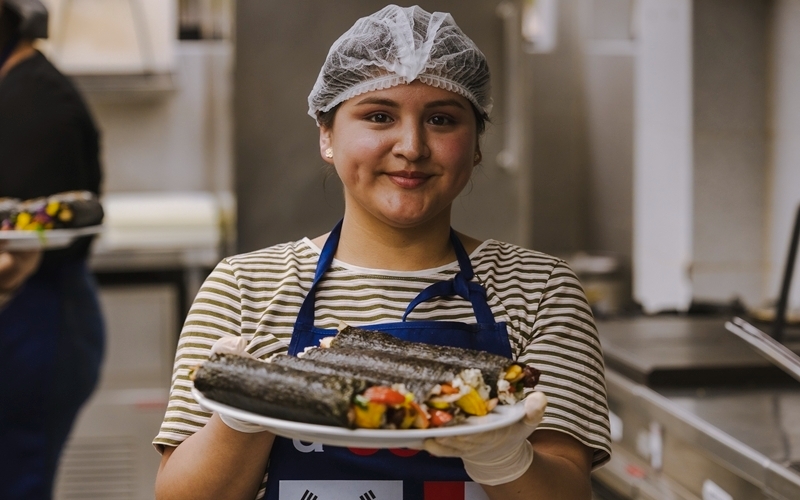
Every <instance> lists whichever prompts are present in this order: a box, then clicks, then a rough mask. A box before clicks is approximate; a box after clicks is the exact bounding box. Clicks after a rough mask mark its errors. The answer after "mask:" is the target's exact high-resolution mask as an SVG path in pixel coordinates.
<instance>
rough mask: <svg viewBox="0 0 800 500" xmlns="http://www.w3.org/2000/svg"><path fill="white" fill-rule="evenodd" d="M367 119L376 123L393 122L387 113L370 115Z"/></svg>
mask: <svg viewBox="0 0 800 500" xmlns="http://www.w3.org/2000/svg"><path fill="white" fill-rule="evenodd" d="M367 119H368V120H369V121H371V122H375V123H388V122H390V121H392V119H391V117H390V116H389V115H387V114H386V113H374V114H371V115H369V116H368V117H367Z"/></svg>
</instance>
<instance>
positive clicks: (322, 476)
mask: <svg viewBox="0 0 800 500" xmlns="http://www.w3.org/2000/svg"><path fill="white" fill-rule="evenodd" d="M341 227H342V222H341V221H340V222H339V224H337V225H336V227H335V228H334V229H333V231H331V234H330V236H329V237H328V239H327V241H326V242H325V246H324V247H323V249H322V253H321V254H320V257H319V261H318V263H317V270H316V274H315V276H314V282H313V283H312V285H311V288H310V290H309V292H308V295H307V296H306V298H305V301H304V302H303V305H302V306H301V308H300V313H299V315H298V318H297V321H296V322H295V325H294V331H293V333H292V340H291V342H290V344H289V354H290V355H292V356H296V355H297V354H298V353H300V352H302V351H303V349H305V348H306V347H310V346H317V345H319V342H320V340H321V339H323V338H325V337H330V336H332V335H335V334H336V330H331V329H322V328H316V327H314V304H315V292H316V290H317V286H318V284H319V282H320V280H321V279H322V277H323V275H324V274H325V272H326V271H327V270H328V268H329V267H330V265H331V262H332V261H333V257H334V254H335V253H336V249H337V247H338V244H339V235H340V233H341ZM450 241H451V243H452V245H453V248H454V250H455V253H456V257H457V258H458V263H459V266H460V271H459V272H458V273H457V274H456V275H455V277H454V278H453V279H451V280H447V281H441V282H437V283H434V284H433V285H431V286H429V287H428V288H426V289H425V290H423V291H422V292H420V294H419V295H418V296H417V297H416V298H415V299H414V300H412V301H411V303H410V304H409V305H408V308H407V309H406V311H405V313H404V314H403V318H402V321H400V322H394V323H381V324H376V325H361V326H362V327H364V328H369V329H373V330H380V331H383V332H386V333H389V334H391V335H394V336H395V337H397V338H400V339H403V340H409V341H414V342H425V343H428V344H437V345H449V346H457V347H465V348H470V349H477V350H483V351H488V352H492V353H495V354H499V355H502V356H506V357H509V358H510V357H511V345H510V344H509V341H508V332H507V329H506V324H505V323H497V322H495V320H494V317H493V315H492V311H491V309H490V308H489V305H488V304H487V302H486V291H485V289H484V288H483V287H482V286H481V285H480V284H478V283H474V282H472V281H471V280H472V278H473V276H474V273H473V270H472V265H471V264H470V261H469V255H468V254H467V252H466V250H465V249H464V247H463V246H462V244H461V241H459V239H458V237H457V236H456V234H455V232H454V231H453V230H452V229H451V231H450ZM455 295H458V296H460V297H462V298H464V299H465V300H468V301H470V302H471V303H472V307H473V310H474V312H475V316H476V318H477V323H476V324H466V323H460V322H455V321H406V317H407V316H408V314H409V313H410V312H411V311H413V310H414V308H415V307H416V306H417V305H418V304H420V303H422V302H425V301H427V300H429V299H432V298H434V297H439V296H455ZM268 472H269V477H268V480H267V489H266V497H265V498H266V499H267V500H330V499H336V500H338V499H344V498H352V499H353V500H378V499H379V500H423V499H425V500H434V499H435V500H445V499H450V498H453V499H456V498H459V499H461V498H467V499H474V500H478V499H486V498H487V497H486V496H485V494H484V493H483V490H482V489H481V487H480V486H479V485H477V484H475V483H472V482H470V479H469V476H467V474H466V472H464V466H463V463H462V462H461V459H459V458H441V457H434V456H431V455H429V454H428V453H427V452H425V451H418V450H408V449H381V450H373V449H358V448H340V447H335V446H323V445H321V444H319V443H305V442H301V441H298V440H291V439H287V438H283V437H278V438H276V439H275V444H274V445H273V447H272V452H271V454H270V463H269V468H268Z"/></svg>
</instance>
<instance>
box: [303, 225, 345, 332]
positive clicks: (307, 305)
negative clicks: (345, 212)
mask: <svg viewBox="0 0 800 500" xmlns="http://www.w3.org/2000/svg"><path fill="white" fill-rule="evenodd" d="M343 221H344V219H342V220H340V221H339V222H338V223H337V224H336V226H334V228H333V229H332V230H331V234H330V235H328V239H327V240H325V245H324V246H323V247H322V252H320V254H319V260H318V261H317V270H316V272H315V274H314V281H313V282H312V283H311V288H309V289H308V294H307V295H306V298H305V300H303V305H302V306H301V307H300V312H299V313H298V314H297V323H300V324H308V325H313V324H314V310H315V308H316V307H315V305H316V298H315V297H316V294H317V284H319V282H320V280H321V279H322V276H323V275H324V274H325V272H326V271H327V270H328V268H329V267H331V263H332V262H333V256H334V255H335V254H336V249H337V248H338V247H339V236H340V235H341V233H342V222H343Z"/></svg>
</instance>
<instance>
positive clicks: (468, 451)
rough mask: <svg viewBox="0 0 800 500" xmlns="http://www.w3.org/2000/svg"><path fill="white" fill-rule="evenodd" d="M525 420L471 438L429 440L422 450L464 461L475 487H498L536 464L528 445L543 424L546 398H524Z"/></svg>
mask: <svg viewBox="0 0 800 500" xmlns="http://www.w3.org/2000/svg"><path fill="white" fill-rule="evenodd" d="M522 404H524V405H525V417H524V418H523V419H522V420H520V421H519V422H517V423H515V424H512V425H510V426H508V427H503V428H501V429H495V430H493V431H487V432H481V433H479V434H472V435H468V436H454V437H442V438H434V439H426V440H425V443H424V445H423V448H424V449H425V450H426V451H427V452H428V453H430V454H431V455H435V456H439V457H461V460H463V462H464V469H465V470H466V471H467V474H469V477H471V478H472V480H473V481H475V482H476V483H481V484H486V485H490V486H495V485H498V484H503V483H508V482H510V481H513V480H515V479H517V478H518V477H520V476H522V474H524V473H525V471H526V470H528V467H530V465H531V463H532V462H533V446H531V443H530V442H529V441H528V436H530V435H531V434H532V433H533V431H534V430H536V426H538V425H539V423H540V422H541V421H542V417H543V416H544V409H545V407H547V398H546V397H545V395H544V394H543V393H541V392H534V393H531V394H529V395H528V397H526V398H525V401H524V402H523V403H522Z"/></svg>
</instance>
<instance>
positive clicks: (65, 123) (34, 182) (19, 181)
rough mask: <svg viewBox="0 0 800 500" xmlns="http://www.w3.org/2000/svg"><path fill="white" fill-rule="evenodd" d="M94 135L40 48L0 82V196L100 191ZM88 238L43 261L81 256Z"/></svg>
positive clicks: (80, 104) (76, 98)
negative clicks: (39, 50)
mask: <svg viewBox="0 0 800 500" xmlns="http://www.w3.org/2000/svg"><path fill="white" fill-rule="evenodd" d="M101 176H102V174H101V168H100V159H99V134H98V131H97V127H96V126H95V124H94V120H93V119H92V117H91V114H90V113H89V110H88V108H87V106H86V103H85V102H84V100H83V98H82V97H81V96H80V94H79V93H78V91H77V90H76V89H75V87H74V85H73V84H72V83H71V82H70V81H69V80H68V79H67V77H65V76H64V75H63V74H61V73H60V72H59V71H58V70H57V69H56V68H55V67H54V66H53V65H52V64H51V63H50V61H48V60H47V58H46V57H45V56H44V55H42V54H41V53H40V52H36V54H35V55H34V56H32V57H29V58H28V59H25V60H23V61H21V62H20V63H18V64H17V65H16V66H14V67H12V68H11V70H10V71H9V72H8V73H7V74H6V76H5V77H4V78H3V79H2V80H0V197H12V198H20V199H30V198H36V197H40V196H47V195H51V194H56V193H60V192H64V191H72V190H87V191H92V192H94V193H96V194H99V193H100V182H101ZM90 242H91V238H83V239H82V240H80V241H79V242H76V243H75V244H73V246H72V247H70V248H69V249H65V250H56V251H48V252H46V253H45V256H44V261H43V264H47V263H48V262H54V261H60V260H63V259H66V258H85V257H86V256H87V254H88V251H89V244H90Z"/></svg>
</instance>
